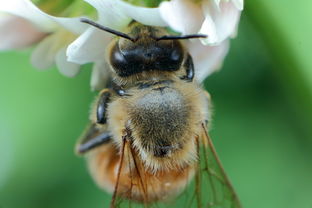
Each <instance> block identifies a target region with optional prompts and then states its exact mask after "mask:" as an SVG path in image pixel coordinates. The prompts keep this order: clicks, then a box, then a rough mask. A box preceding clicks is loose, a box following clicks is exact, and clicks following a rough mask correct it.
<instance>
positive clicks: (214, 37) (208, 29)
mask: <svg viewBox="0 0 312 208" xmlns="http://www.w3.org/2000/svg"><path fill="white" fill-rule="evenodd" d="M198 33H200V34H205V35H207V38H203V39H200V40H201V42H202V43H203V44H204V45H214V44H216V43H218V38H219V37H218V34H217V31H216V25H215V23H214V22H213V20H212V19H211V17H210V16H209V15H207V16H206V18H205V21H204V23H203V25H202V27H201V28H200V30H199V32H198Z"/></svg>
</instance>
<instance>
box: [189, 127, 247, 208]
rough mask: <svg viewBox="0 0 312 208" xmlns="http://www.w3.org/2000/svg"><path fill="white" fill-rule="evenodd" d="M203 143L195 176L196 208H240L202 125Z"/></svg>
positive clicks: (199, 150) (199, 149)
mask: <svg viewBox="0 0 312 208" xmlns="http://www.w3.org/2000/svg"><path fill="white" fill-rule="evenodd" d="M202 127H203V135H202V137H203V141H202V142H203V143H204V145H202V147H201V148H200V147H199V145H198V152H199V166H198V167H199V168H198V171H197V173H196V176H195V192H196V201H197V207H211V208H241V207H242V206H241V204H240V201H239V199H238V196H237V194H236V193H235V190H234V188H233V186H232V184H231V182H230V180H229V178H228V177H227V175H226V173H225V171H224V169H223V167H222V164H221V161H220V160H219V158H218V155H217V153H216V150H215V148H214V146H213V143H212V141H211V139H210V137H209V135H208V132H207V129H206V127H205V125H204V124H202Z"/></svg>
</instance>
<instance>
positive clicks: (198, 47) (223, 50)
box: [188, 40, 229, 82]
mask: <svg viewBox="0 0 312 208" xmlns="http://www.w3.org/2000/svg"><path fill="white" fill-rule="evenodd" d="M188 48H189V52H190V54H191V56H192V57H193V62H194V67H195V77H196V79H197V80H198V81H200V82H202V81H203V80H204V79H205V78H206V77H207V76H208V75H210V74H211V73H213V72H215V71H216V70H218V69H220V68H221V65H222V62H223V60H224V58H225V56H226V54H227V53H228V50H229V41H228V40H226V41H224V42H222V43H221V44H220V45H218V46H204V45H202V44H201V43H200V41H193V42H190V43H189V45H188Z"/></svg>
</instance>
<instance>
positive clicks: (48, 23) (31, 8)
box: [0, 0, 87, 34]
mask: <svg viewBox="0 0 312 208" xmlns="http://www.w3.org/2000/svg"><path fill="white" fill-rule="evenodd" d="M0 5H1V7H0V11H2V12H7V13H10V14H13V15H16V16H19V17H22V18H25V19H27V20H28V21H30V22H32V23H34V24H35V25H36V26H37V27H38V28H39V29H40V30H42V31H44V32H52V31H54V30H56V28H58V27H59V25H61V26H62V27H64V28H65V29H67V30H69V31H71V32H72V33H75V34H80V33H82V32H83V31H84V30H85V29H86V28H87V25H85V24H81V22H80V18H79V17H76V18H65V17H54V16H51V15H48V14H47V13H45V12H43V11H41V10H40V9H39V8H38V7H36V5H34V4H33V3H32V2H31V1H29V0H10V1H6V0H0Z"/></svg>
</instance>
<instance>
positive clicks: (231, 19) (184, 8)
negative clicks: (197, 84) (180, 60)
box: [159, 0, 243, 81]
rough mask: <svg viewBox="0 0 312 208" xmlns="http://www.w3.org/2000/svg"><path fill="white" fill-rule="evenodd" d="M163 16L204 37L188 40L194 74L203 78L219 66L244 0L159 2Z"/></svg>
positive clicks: (180, 28) (175, 26) (182, 29)
mask: <svg viewBox="0 0 312 208" xmlns="http://www.w3.org/2000/svg"><path fill="white" fill-rule="evenodd" d="M159 8H160V14H161V16H162V18H163V19H164V20H165V21H166V22H167V23H168V24H169V26H170V27H171V28H173V29H174V30H176V31H178V32H181V33H182V34H190V33H200V34H205V35H207V38H205V39H201V42H202V44H204V45H206V46H204V45H201V44H199V42H198V41H191V42H190V43H189V50H190V53H191V55H192V56H193V59H194V65H195V69H196V73H195V74H196V78H197V79H198V80H199V81H203V80H204V79H205V78H206V77H207V76H208V75H209V74H211V73H212V72H214V71H215V70H217V69H219V68H220V67H221V64H222V62H223V59H224V57H225V56H226V54H227V52H228V48H229V42H228V40H227V39H228V38H230V37H234V36H235V35H236V30H237V25H238V22H239V18H240V13H241V11H242V10H243V0H200V1H192V0H171V1H168V2H167V1H166V2H162V3H161V4H160V6H159Z"/></svg>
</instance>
